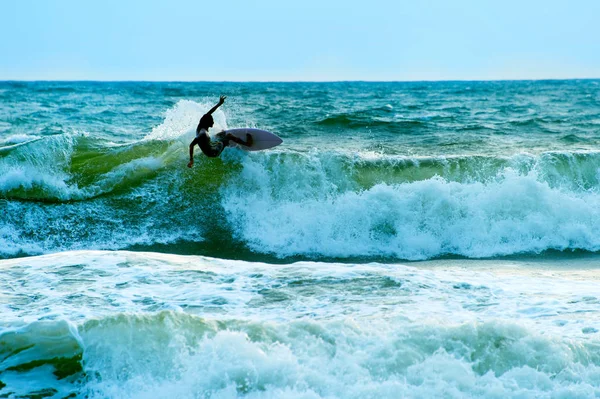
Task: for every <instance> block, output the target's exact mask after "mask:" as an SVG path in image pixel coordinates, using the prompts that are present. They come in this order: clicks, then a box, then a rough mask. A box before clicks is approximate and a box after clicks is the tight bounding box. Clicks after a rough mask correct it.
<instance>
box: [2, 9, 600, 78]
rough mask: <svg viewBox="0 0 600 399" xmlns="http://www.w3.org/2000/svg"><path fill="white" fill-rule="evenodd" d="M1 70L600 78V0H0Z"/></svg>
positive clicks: (30, 73)
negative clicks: (211, 0)
mask: <svg viewBox="0 0 600 399" xmlns="http://www.w3.org/2000/svg"><path fill="white" fill-rule="evenodd" d="M0 16H1V18H0V21H1V22H0V80H9V79H11V80H12V79H15V80H20V79H24V80H36V79H40V80H54V79H57V80H167V81H170V80H193V81H197V80H202V81H204V80H217V81H223V80H231V81H249V80H251V81H256V80H258V81H290V80H292V81H295V80H310V81H312V80H317V81H321V80H453V79H460V80H464V79H467V80H470V79H473V80H479V79H545V78H600V22H599V18H600V0H569V1H562V0H561V1H559V0H495V1H485V0H480V1H475V0H454V1H443V0H422V1H404V0H397V1H393V0H364V1H354V0H301V1H287V2H286V1H285V0H277V1H276V0H250V1H238V0H218V1H213V2H208V1H193V0H168V1H153V0H145V1H142V0H97V1H92V0H89V1H86V0H0Z"/></svg>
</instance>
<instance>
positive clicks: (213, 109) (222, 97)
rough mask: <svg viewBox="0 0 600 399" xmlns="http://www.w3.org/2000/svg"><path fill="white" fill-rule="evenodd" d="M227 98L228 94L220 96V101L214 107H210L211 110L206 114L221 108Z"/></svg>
mask: <svg viewBox="0 0 600 399" xmlns="http://www.w3.org/2000/svg"><path fill="white" fill-rule="evenodd" d="M226 98H227V96H221V97H219V103H218V104H217V105H215V106H214V107H212V108H211V109H210V111H208V112H207V113H206V114H207V115H210V114H212V113H213V112H215V111H216V110H217V108H219V107H220V106H221V105H223V103H224V102H225V99H226Z"/></svg>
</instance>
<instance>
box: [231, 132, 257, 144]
mask: <svg viewBox="0 0 600 399" xmlns="http://www.w3.org/2000/svg"><path fill="white" fill-rule="evenodd" d="M227 138H228V139H229V140H231V141H233V142H234V143H238V144H241V145H245V146H246V147H251V146H252V143H253V142H254V140H252V135H251V134H250V133H246V141H244V140H242V139H239V138H237V137H235V136H234V135H233V134H228V135H227Z"/></svg>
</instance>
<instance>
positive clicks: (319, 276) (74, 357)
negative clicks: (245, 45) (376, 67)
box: [0, 80, 600, 398]
mask: <svg viewBox="0 0 600 399" xmlns="http://www.w3.org/2000/svg"><path fill="white" fill-rule="evenodd" d="M220 94H225V95H227V96H228V99H227V101H226V103H225V105H224V106H223V107H221V108H220V109H219V110H218V111H217V112H216V113H215V115H214V116H215V126H214V128H213V129H211V133H212V134H214V133H216V132H218V131H220V130H222V129H227V128H236V127H253V128H260V129H264V130H269V131H272V132H274V133H276V134H278V135H279V136H280V137H282V138H283V140H284V143H283V144H282V145H280V146H279V147H277V148H275V149H273V150H269V151H263V152H256V153H247V152H244V151H242V150H240V149H236V148H228V149H226V150H225V152H224V153H223V154H222V156H221V157H220V158H217V159H209V158H207V157H204V156H202V155H201V153H200V152H199V151H197V154H196V157H195V159H196V164H195V166H194V168H193V169H188V168H187V167H186V164H187V160H188V159H187V158H188V152H187V151H188V144H189V142H190V141H191V140H192V138H193V137H194V135H195V128H196V125H197V123H198V120H199V118H200V117H201V116H202V114H203V113H204V112H206V111H207V110H208V109H210V108H211V107H212V106H213V105H214V104H215V103H216V101H217V100H218V97H219V95H220ZM599 105H600V81H597V80H570V81H522V82H431V83H429V82H414V83H366V82H339V83H149V82H140V83H136V82H122V83H119V82H116V83H110V82H106V83H101V82H0V308H1V309H2V310H1V312H0V315H1V316H0V354H1V357H0V395H2V396H3V397H31V398H33V397H36V398H39V397H48V398H66V397H77V398H79V397H81V398H143V397H147V398H163V397H164V398H166V397H178V398H179V397H181V398H234V397H245V398H282V397H283V398H369V397H384V398H388V397H389V398H397V397H407V398H422V397H450V398H464V397H472V398H477V397H497V398H506V397H519V398H572V397H577V398H587V397H590V398H592V397H597V396H599V395H600V368H599V366H600V351H599V350H598V348H600V340H599V336H598V332H599V331H600V317H599V315H600V313H599V310H600V301H599V300H598V294H597V292H598V290H597V287H598V276H599V274H598V267H599V266H600V262H599V260H600V257H598V251H600V191H599V188H600V151H599V150H598V148H600V108H599Z"/></svg>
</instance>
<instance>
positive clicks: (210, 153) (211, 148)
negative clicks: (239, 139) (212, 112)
mask: <svg viewBox="0 0 600 399" xmlns="http://www.w3.org/2000/svg"><path fill="white" fill-rule="evenodd" d="M217 136H218V135H217ZM196 139H197V143H198V147H200V149H201V150H202V152H203V153H204V155H206V156H207V157H211V158H214V157H218V156H219V155H221V152H223V150H224V149H225V147H226V146H227V144H229V143H228V141H229V140H227V139H226V138H225V137H222V138H221V139H220V140H218V141H212V140H211V139H210V136H209V135H208V132H207V131H206V129H200V130H196Z"/></svg>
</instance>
